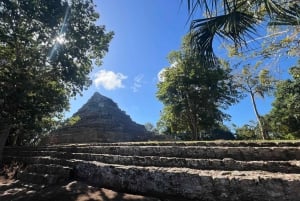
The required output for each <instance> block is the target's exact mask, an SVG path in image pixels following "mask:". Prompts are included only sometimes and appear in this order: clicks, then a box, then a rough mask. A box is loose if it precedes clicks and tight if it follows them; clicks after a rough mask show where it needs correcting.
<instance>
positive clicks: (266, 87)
mask: <svg viewBox="0 0 300 201" xmlns="http://www.w3.org/2000/svg"><path fill="white" fill-rule="evenodd" d="M261 65H262V62H260V61H259V62H257V63H256V64H255V65H253V66H251V65H250V64H246V65H244V66H242V70H241V72H240V73H236V75H235V82H236V85H237V87H238V89H239V90H240V91H241V93H244V94H247V95H249V96H250V98H251V103H252V106H253V110H254V113H255V116H256V118H257V121H258V127H259V129H260V131H259V132H260V136H261V138H262V139H266V138H268V135H267V132H266V130H265V128H264V125H263V119H262V117H261V115H260V114H259V111H258V108H257V105H256V96H259V97H262V98H264V97H265V96H266V95H271V94H272V92H273V91H274V88H275V83H276V80H275V79H274V78H273V76H272V75H271V74H270V71H269V70H268V69H266V68H262V67H261Z"/></svg>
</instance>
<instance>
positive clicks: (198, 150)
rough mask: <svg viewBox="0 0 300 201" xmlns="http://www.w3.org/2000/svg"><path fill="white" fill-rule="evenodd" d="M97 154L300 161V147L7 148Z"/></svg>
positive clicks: (31, 152)
mask: <svg viewBox="0 0 300 201" xmlns="http://www.w3.org/2000/svg"><path fill="white" fill-rule="evenodd" d="M55 151H56V152H68V153H96V154H110V155H127V156H164V157H180V158H199V159H224V158H232V159H235V160H240V161H288V160H300V147H220V146H217V147H204V146H91V147H84V146H83V147H80V146H79V147H74V146H69V147H67V146H64V147H56V148H54V147H52V148H51V150H47V149H43V148H40V149H37V148H35V149H31V148H29V149H27V148H23V151H22V152H20V151H19V150H16V149H9V148H7V149H6V150H5V154H4V155H23V156H26V155H42V154H45V155H47V154H48V153H51V152H53V153H55Z"/></svg>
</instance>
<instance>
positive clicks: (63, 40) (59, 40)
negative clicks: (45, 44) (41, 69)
mask: <svg viewBox="0 0 300 201" xmlns="http://www.w3.org/2000/svg"><path fill="white" fill-rule="evenodd" d="M55 42H56V43H59V44H65V43H66V42H67V40H66V38H65V34H61V35H59V36H57V37H56V38H55Z"/></svg>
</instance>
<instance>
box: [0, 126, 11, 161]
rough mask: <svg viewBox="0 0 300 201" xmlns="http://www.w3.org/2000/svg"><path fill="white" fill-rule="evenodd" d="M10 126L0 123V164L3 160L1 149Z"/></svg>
mask: <svg viewBox="0 0 300 201" xmlns="http://www.w3.org/2000/svg"><path fill="white" fill-rule="evenodd" d="M9 131H10V126H9V125H8V124H6V123H3V122H0V164H1V163H2V158H3V149H4V146H5V143H6V140H7V138H8V135H9Z"/></svg>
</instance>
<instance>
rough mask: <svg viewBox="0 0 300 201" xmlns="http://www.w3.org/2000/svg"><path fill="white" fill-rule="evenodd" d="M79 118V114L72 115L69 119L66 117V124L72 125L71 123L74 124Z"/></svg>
mask: <svg viewBox="0 0 300 201" xmlns="http://www.w3.org/2000/svg"><path fill="white" fill-rule="evenodd" d="M80 119H81V118H80V116H79V115H77V116H74V117H71V118H70V119H68V121H67V125H68V126H73V125H74V124H76V123H77V122H78V121H79V120H80Z"/></svg>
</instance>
